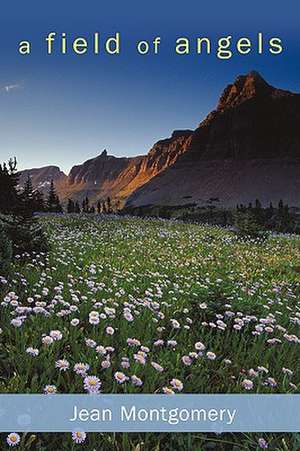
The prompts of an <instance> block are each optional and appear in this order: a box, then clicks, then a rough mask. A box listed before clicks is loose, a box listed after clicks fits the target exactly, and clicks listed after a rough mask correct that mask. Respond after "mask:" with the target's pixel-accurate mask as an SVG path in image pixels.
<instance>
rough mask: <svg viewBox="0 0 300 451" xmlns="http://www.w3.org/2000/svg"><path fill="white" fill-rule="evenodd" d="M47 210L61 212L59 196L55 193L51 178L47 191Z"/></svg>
mask: <svg viewBox="0 0 300 451" xmlns="http://www.w3.org/2000/svg"><path fill="white" fill-rule="evenodd" d="M47 211H49V212H51V213H61V212H62V206H61V205H60V201H59V197H58V195H57V194H56V190H55V187H54V182H53V180H51V183H50V189H49V193H48V199H47Z"/></svg>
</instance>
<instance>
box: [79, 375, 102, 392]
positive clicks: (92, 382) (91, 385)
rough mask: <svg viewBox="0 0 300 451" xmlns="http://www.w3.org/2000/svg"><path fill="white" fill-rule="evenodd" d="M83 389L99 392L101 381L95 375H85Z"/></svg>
mask: <svg viewBox="0 0 300 451" xmlns="http://www.w3.org/2000/svg"><path fill="white" fill-rule="evenodd" d="M83 386H84V389H85V390H86V391H87V392H88V393H94V394H96V393H99V391H100V387H101V381H100V379H99V378H98V377H97V376H86V377H85V378H84V380H83Z"/></svg>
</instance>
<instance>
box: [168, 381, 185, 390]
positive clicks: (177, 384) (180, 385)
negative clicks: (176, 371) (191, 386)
mask: <svg viewBox="0 0 300 451" xmlns="http://www.w3.org/2000/svg"><path fill="white" fill-rule="evenodd" d="M170 384H171V385H172V387H173V388H174V390H177V391H182V389H183V383H182V382H181V381H180V380H179V379H175V378H174V379H172V380H171V382H170Z"/></svg>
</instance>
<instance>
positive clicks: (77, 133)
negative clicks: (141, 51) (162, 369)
mask: <svg viewBox="0 0 300 451" xmlns="http://www.w3.org/2000/svg"><path fill="white" fill-rule="evenodd" d="M219 3H221V2H217V1H215V2H212V1H210V2H205V3H204V2H200V1H199V0H197V1H196V0H191V1H188V2H187V1H185V2H179V1H177V0H176V1H175V0H173V1H170V0H164V1H163V2H162V1H157V0H153V1H151V2H150V1H149V2H141V1H136V0H131V1H129V0H128V1H127V2H126V1H119V0H116V1H115V2H100V1H99V0H89V1H88V2H79V1H77V0H73V1H64V2H61V1H58V0H53V1H52V2H51V3H45V2H36V1H34V0H27V1H26V2H22V4H19V2H16V1H12V2H9V4H8V6H4V7H3V6H2V13H1V17H0V160H5V159H7V158H9V157H10V156H14V155H16V156H17V158H18V161H19V168H22V169H23V168H30V167H40V166H45V165H49V164H56V165H59V166H60V167H61V168H62V169H63V170H65V171H68V170H69V169H70V167H71V166H72V165H73V164H78V163H80V162H83V161H85V160H86V159H88V158H91V157H94V156H96V155H97V154H98V153H100V152H101V151H102V150H103V149H104V148H107V150H108V152H109V153H110V154H113V155H116V156H124V155H128V156H129V155H138V154H143V153H146V152H147V151H148V150H149V148H150V147H151V146H152V144H153V143H154V142H155V141H157V140H158V139H160V138H163V137H167V136H169V135H170V134H171V132H172V131H173V130H174V129H178V128H195V127H196V126H197V124H198V123H199V122H200V121H201V120H202V119H203V118H204V117H205V116H206V114H207V113H208V112H209V111H210V110H211V109H213V108H214V107H215V105H216V103H217V100H218V97H219V96H220V94H221V92H222V90H223V88H224V87H225V85H226V84H228V83H230V82H232V81H233V80H234V78H235V77H236V76H237V75H238V74H241V73H246V72H248V71H250V70H252V69H256V70H258V71H259V72H261V74H262V75H263V76H264V77H265V78H266V79H267V81H268V82H269V83H271V84H273V85H276V86H278V87H282V88H286V89H289V90H292V91H300V86H299V69H300V48H299V36H298V33H299V32H298V28H299V16H300V6H298V4H297V3H298V2H296V1H289V2H287V3H285V4H284V3H282V2H277V1H269V0H265V1H264V2H263V5H262V4H261V3H262V2H260V1H258V0H254V1H252V2H241V1H235V0H232V1H227V2H222V3H224V4H223V5H220V4H219ZM50 31H55V32H57V33H61V32H66V33H67V35H68V36H69V37H70V38H71V37H76V36H84V37H87V38H91V36H92V33H94V32H99V33H100V39H101V38H106V37H109V36H111V35H112V34H114V33H115V32H116V31H119V32H120V33H121V54H120V55H118V56H107V55H105V54H103V53H100V54H99V55H93V54H92V53H90V52H88V53H87V54H86V55H84V56H74V55H72V54H71V53H70V54H67V55H64V56H61V55H58V54H54V55H51V56H48V55H46V50H45V42H44V39H45V36H46V35H47V33H48V32H50ZM259 31H262V32H264V34H265V36H266V38H269V37H272V36H279V37H281V38H282V40H283V44H284V51H283V53H282V55H280V56H270V55H268V54H264V55H257V54H255V53H251V54H250V55H247V56H234V57H233V58H232V59H230V60H227V61H225V60H224V61H220V60H218V59H217V58H216V57H215V55H214V54H211V55H209V56H204V55H201V56H199V55H196V54H195V52H192V53H191V55H189V56H178V55H176V54H175V52H174V42H175V40H176V38H177V37H179V36H188V37H190V38H191V41H192V42H194V41H195V38H196V37H198V36H199V37H200V36H208V37H210V38H211V39H212V41H213V42H214V40H215V38H216V37H219V36H227V35H232V36H233V37H234V38H235V37H239V36H241V37H242V36H249V37H250V38H253V39H254V40H255V36H256V35H257V33H258V32H259ZM157 35H159V36H161V40H162V43H161V47H160V54H159V55H146V56H141V55H138V54H137V53H136V50H135V43H136V41H137V40H138V39H153V37H155V36H157ZM23 39H28V40H30V41H31V42H32V53H31V55H30V56H20V55H19V54H18V52H17V44H18V42H19V41H21V40H23ZM101 42H102V41H101Z"/></svg>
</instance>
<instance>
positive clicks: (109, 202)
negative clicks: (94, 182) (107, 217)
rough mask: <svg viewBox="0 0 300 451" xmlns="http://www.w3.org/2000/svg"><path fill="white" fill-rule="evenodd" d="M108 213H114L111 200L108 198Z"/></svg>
mask: <svg viewBox="0 0 300 451" xmlns="http://www.w3.org/2000/svg"><path fill="white" fill-rule="evenodd" d="M107 213H109V214H110V213H112V206H111V200H110V197H109V196H108V198H107Z"/></svg>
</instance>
